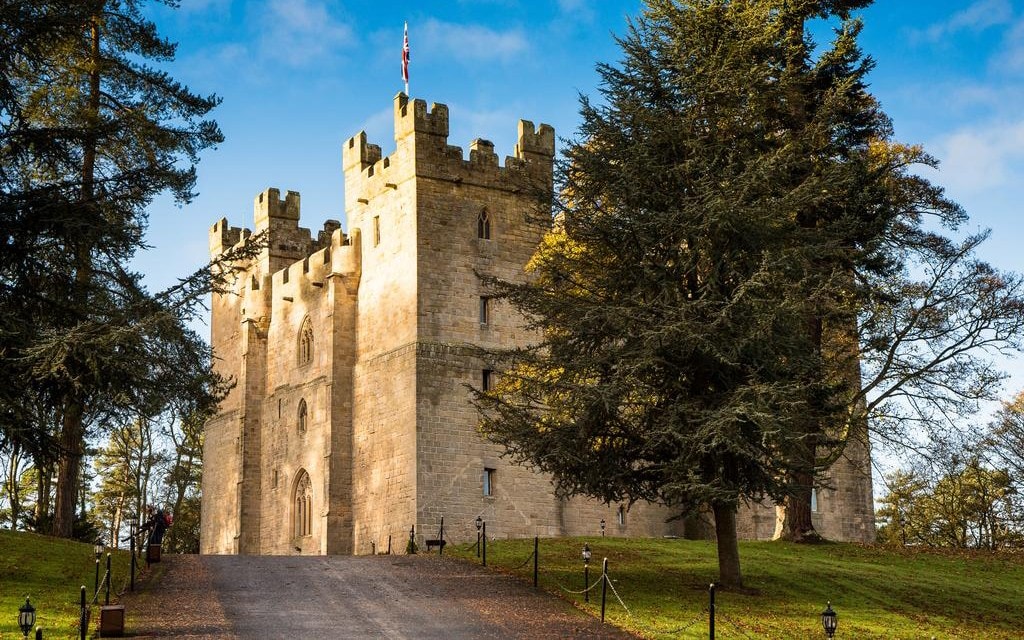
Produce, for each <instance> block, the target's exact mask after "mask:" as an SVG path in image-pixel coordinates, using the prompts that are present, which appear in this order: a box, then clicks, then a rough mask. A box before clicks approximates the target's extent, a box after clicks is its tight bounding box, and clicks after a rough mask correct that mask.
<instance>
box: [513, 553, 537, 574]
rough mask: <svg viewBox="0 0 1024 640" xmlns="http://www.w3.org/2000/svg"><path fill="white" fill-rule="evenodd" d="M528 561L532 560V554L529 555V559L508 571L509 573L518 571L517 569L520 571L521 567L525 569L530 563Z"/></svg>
mask: <svg viewBox="0 0 1024 640" xmlns="http://www.w3.org/2000/svg"><path fill="white" fill-rule="evenodd" d="M530 560H533V553H532V552H531V553H530V557H529V558H527V559H526V560H524V561H523V562H522V563H521V564H520V565H518V566H515V567H512V568H511V569H509V571H518V570H519V569H522V568H523V567H525V566H526V565H527V564H528V563H529V562H530Z"/></svg>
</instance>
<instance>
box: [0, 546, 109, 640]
mask: <svg viewBox="0 0 1024 640" xmlns="http://www.w3.org/2000/svg"><path fill="white" fill-rule="evenodd" d="M112 561H113V566H112V574H113V578H112V580H111V593H110V595H111V601H113V600H114V599H115V595H116V592H117V591H120V590H121V588H122V587H123V585H124V584H125V582H126V581H127V579H128V571H129V556H128V553H127V552H115V553H114V555H113V556H112ZM101 564H102V566H101V567H100V578H102V577H103V573H104V571H105V570H106V560H101ZM95 580H96V560H95V555H94V554H93V546H92V545H91V544H84V543H81V542H72V541H70V540H60V539H57V538H50V537H47V536H40V535H35V534H32V533H12V532H10V531H6V530H0V637H2V638H20V637H22V636H21V631H20V629H18V607H20V606H21V605H23V604H25V596H28V597H30V598H31V599H32V606H34V607H35V608H36V625H38V626H41V627H42V628H43V637H44V638H77V637H78V612H79V600H80V598H81V595H80V593H81V592H80V590H79V589H80V588H81V586H82V585H85V587H86V593H87V600H88V601H89V602H91V601H92V598H93V585H94V583H95ZM103 600H104V593H101V594H100V604H102V603H103ZM92 615H93V621H94V623H95V620H96V619H97V618H96V616H98V615H99V614H98V612H97V610H96V609H93V614H92Z"/></svg>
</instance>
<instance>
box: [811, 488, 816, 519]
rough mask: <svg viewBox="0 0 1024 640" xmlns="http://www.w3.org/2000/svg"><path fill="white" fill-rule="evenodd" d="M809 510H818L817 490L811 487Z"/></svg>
mask: <svg viewBox="0 0 1024 640" xmlns="http://www.w3.org/2000/svg"><path fill="white" fill-rule="evenodd" d="M811 511H813V512H814V513H817V512H818V490H817V489H815V488H814V487H811Z"/></svg>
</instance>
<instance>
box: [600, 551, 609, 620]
mask: <svg viewBox="0 0 1024 640" xmlns="http://www.w3.org/2000/svg"><path fill="white" fill-rule="evenodd" d="M607 595H608V558H605V559H604V566H603V567H602V568H601V622H602V623H603V622H604V603H605V599H606V597H607Z"/></svg>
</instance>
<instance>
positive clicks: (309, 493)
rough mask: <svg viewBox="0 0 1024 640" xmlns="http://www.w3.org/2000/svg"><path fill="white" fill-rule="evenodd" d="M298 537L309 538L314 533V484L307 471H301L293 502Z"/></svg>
mask: <svg viewBox="0 0 1024 640" xmlns="http://www.w3.org/2000/svg"><path fill="white" fill-rule="evenodd" d="M292 504H293V509H294V514H293V517H294V524H295V527H294V529H295V535H296V536H308V535H310V533H311V532H312V531H313V483H312V482H310V480H309V474H308V473H306V471H305V469H303V470H302V471H299V476H298V480H296V482H295V497H294V499H293V500H292Z"/></svg>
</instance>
